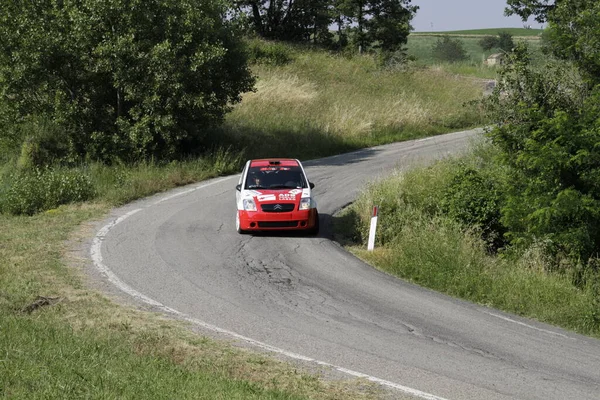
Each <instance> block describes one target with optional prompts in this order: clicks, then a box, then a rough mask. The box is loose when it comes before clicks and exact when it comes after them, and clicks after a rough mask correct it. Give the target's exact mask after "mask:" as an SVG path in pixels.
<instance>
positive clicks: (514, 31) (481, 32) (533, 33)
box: [411, 28, 544, 39]
mask: <svg viewBox="0 0 600 400" xmlns="http://www.w3.org/2000/svg"><path fill="white" fill-rule="evenodd" d="M543 31H544V30H543V29H526V28H488V29H470V30H463V31H445V32H411V35H414V36H441V35H452V36H487V35H498V34H499V33H500V32H508V33H510V34H511V35H512V36H514V37H527V38H529V39H535V38H539V37H540V36H541V34H542V32H543Z"/></svg>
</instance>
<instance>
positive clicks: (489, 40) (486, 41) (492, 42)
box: [478, 35, 498, 51]
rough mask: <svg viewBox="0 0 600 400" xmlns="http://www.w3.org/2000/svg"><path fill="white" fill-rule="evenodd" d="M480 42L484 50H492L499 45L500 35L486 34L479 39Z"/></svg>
mask: <svg viewBox="0 0 600 400" xmlns="http://www.w3.org/2000/svg"><path fill="white" fill-rule="evenodd" d="M478 44H479V46H480V47H481V48H482V49H483V50H484V51H490V50H491V49H493V48H494V47H498V37H497V36H492V35H488V36H484V37H482V38H481V39H479V42H478Z"/></svg>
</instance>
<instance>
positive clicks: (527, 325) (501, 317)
mask: <svg viewBox="0 0 600 400" xmlns="http://www.w3.org/2000/svg"><path fill="white" fill-rule="evenodd" d="M484 313H486V314H488V315H491V316H492V317H496V318H500V319H503V320H505V321H508V322H512V323H513V324H517V325H522V326H526V327H527V328H530V329H534V330H536V331H540V332H544V333H548V334H550V335H555V336H560V337H563V338H565V339H571V340H577V339H575V338H572V337H569V336H567V335H563V334H562V333H558V332H552V331H549V330H547V329H542V328H538V327H535V326H533V325H529V324H526V323H524V322H521V321H517V320H514V319H512V318H508V317H505V316H503V315H498V314H494V313H491V312H488V311H484Z"/></svg>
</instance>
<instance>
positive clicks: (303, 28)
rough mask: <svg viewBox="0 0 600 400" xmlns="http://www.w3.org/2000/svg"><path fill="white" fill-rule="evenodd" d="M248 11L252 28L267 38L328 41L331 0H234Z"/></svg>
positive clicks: (239, 7) (241, 8)
mask: <svg viewBox="0 0 600 400" xmlns="http://www.w3.org/2000/svg"><path fill="white" fill-rule="evenodd" d="M236 5H237V7H238V9H239V10H240V12H241V13H248V14H249V15H250V17H249V18H250V20H251V21H252V25H253V27H254V30H255V32H256V33H257V34H258V35H260V36H262V37H264V38H267V39H277V40H286V41H296V42H308V41H310V40H311V39H312V40H314V41H317V42H319V43H321V42H327V41H329V40H330V39H331V38H330V34H329V25H330V24H331V22H332V15H331V10H330V9H331V8H332V5H331V0H237V1H236Z"/></svg>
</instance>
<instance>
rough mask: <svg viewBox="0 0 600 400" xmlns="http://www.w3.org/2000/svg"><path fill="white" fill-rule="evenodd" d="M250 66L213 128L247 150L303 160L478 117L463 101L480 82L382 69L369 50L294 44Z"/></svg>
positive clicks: (464, 124) (437, 72)
mask: <svg viewBox="0 0 600 400" xmlns="http://www.w3.org/2000/svg"><path fill="white" fill-rule="evenodd" d="M254 72H255V74H256V75H257V76H258V83H257V91H256V92H255V93H249V94H246V95H245V96H244V99H243V101H242V103H241V104H239V105H237V106H236V107H235V109H234V110H233V112H232V113H231V114H230V115H229V116H228V117H227V120H226V122H225V126H224V127H223V129H222V130H221V131H219V132H218V134H217V135H215V136H216V137H218V138H219V139H218V141H217V144H218V145H225V146H235V145H236V144H238V143H243V144H244V148H245V154H248V155H252V156H253V157H254V156H267V155H270V156H295V157H300V158H303V159H311V158H317V157H323V156H327V155H331V154H337V153H341V152H346V151H350V150H354V149H358V148H363V147H368V146H374V145H378V144H383V143H390V142H394V141H402V140H407V139H414V138H418V137H424V136H429V135H435V134H440V133H445V132H449V131H452V130H456V129H465V128H469V127H473V126H478V125H480V124H481V123H482V116H481V115H480V114H479V113H478V111H477V110H476V109H474V108H469V107H465V103H466V102H468V101H470V100H474V99H478V98H480V97H481V96H482V92H483V83H482V82H480V81H477V80H474V81H473V80H469V79H465V80H461V79H456V78H455V76H454V75H453V74H451V73H448V72H446V71H445V70H442V69H412V70H409V71H396V70H382V69H381V68H379V67H378V66H377V65H376V63H375V61H374V59H373V58H372V57H370V56H357V57H354V58H351V59H348V58H345V57H343V56H338V55H331V54H327V53H325V52H320V51H312V50H301V51H297V52H295V54H294V55H293V61H292V62H290V63H289V64H286V65H284V66H281V67H273V66H269V65H257V66H255V68H254Z"/></svg>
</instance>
